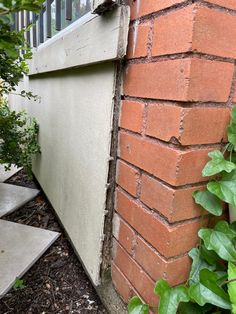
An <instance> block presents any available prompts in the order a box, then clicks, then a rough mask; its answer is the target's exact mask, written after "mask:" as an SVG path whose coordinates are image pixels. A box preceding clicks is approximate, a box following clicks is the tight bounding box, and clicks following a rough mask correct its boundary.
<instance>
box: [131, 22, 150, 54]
mask: <svg viewBox="0 0 236 314" xmlns="http://www.w3.org/2000/svg"><path fill="white" fill-rule="evenodd" d="M149 30H150V23H143V24H137V23H135V24H134V25H133V26H131V27H130V31H129V40H128V43H129V44H128V51H127V58H129V59H130V58H140V57H146V56H147V50H148V47H147V45H148V34H149Z"/></svg>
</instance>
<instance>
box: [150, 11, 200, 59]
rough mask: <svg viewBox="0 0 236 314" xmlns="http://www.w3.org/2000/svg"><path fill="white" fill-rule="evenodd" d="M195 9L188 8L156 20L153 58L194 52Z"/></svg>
mask: <svg viewBox="0 0 236 314" xmlns="http://www.w3.org/2000/svg"><path fill="white" fill-rule="evenodd" d="M194 7H195V6H188V7H185V8H183V9H181V10H178V11H174V12H171V13H169V14H167V15H163V16H159V17H158V18H156V19H155V22H154V35H153V45H152V55H153V56H161V55H167V54H173V53H180V52H186V51H191V50H192V37H193V24H194V16H195V14H194V10H193V8H194Z"/></svg>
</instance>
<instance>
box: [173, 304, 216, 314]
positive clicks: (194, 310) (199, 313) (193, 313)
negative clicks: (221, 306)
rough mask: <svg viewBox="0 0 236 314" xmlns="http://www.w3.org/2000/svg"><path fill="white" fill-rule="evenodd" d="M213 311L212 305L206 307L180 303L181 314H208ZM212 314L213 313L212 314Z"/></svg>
mask: <svg viewBox="0 0 236 314" xmlns="http://www.w3.org/2000/svg"><path fill="white" fill-rule="evenodd" d="M212 309H213V306H212V305H211V304H206V305H205V306H199V305H198V304H196V303H192V302H189V303H180V305H179V312H180V313H181V314H206V313H209V311H211V310H212ZM210 313H211V312H210Z"/></svg>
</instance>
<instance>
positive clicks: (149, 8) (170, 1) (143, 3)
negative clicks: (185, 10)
mask: <svg viewBox="0 0 236 314" xmlns="http://www.w3.org/2000/svg"><path fill="white" fill-rule="evenodd" d="M185 1H186V0H140V1H136V0H135V1H134V0H129V3H130V8H131V19H132V20H133V19H136V18H138V17H141V16H144V15H147V14H150V13H154V12H158V11H160V10H163V9H166V8H169V7H171V6H173V5H176V4H180V3H182V2H185Z"/></svg>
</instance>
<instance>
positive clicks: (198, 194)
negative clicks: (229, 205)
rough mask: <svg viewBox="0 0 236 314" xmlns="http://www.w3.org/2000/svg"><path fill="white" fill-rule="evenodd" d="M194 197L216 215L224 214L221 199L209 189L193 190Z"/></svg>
mask: <svg viewBox="0 0 236 314" xmlns="http://www.w3.org/2000/svg"><path fill="white" fill-rule="evenodd" d="M193 198H194V200H195V202H196V203H197V204H199V205H201V206H202V207H203V208H204V209H206V210H207V211H208V212H209V213H211V214H213V215H215V216H221V215H222V202H221V200H220V199H219V198H218V197H217V196H215V195H214V194H212V193H210V192H209V191H195V192H193Z"/></svg>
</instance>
